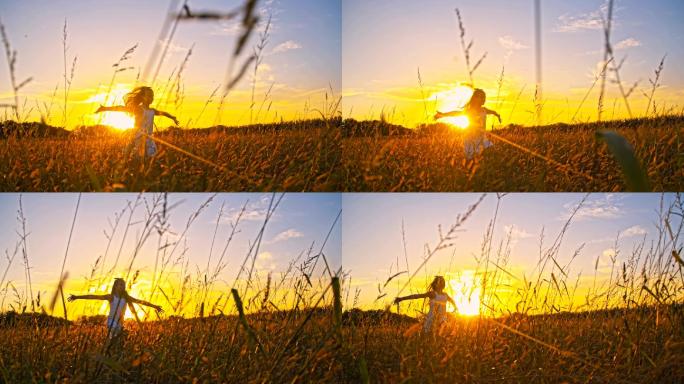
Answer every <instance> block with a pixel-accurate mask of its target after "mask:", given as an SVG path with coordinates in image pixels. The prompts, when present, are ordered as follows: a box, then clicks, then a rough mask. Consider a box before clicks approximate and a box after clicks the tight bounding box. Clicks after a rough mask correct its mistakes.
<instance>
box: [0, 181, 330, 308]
mask: <svg viewBox="0 0 684 384" xmlns="http://www.w3.org/2000/svg"><path fill="white" fill-rule="evenodd" d="M19 196H20V195H19V194H10V193H5V194H0V217H1V218H2V219H0V247H1V249H2V252H3V254H4V255H3V257H2V259H1V261H0V271H2V273H4V272H5V270H6V268H8V259H7V258H6V256H9V257H11V255H12V253H13V250H14V249H15V244H16V243H17V240H18V235H17V231H19V232H20V231H21V227H20V222H19V221H18V220H17V217H18V209H19ZM78 196H79V195H78V194H75V193H66V194H61V193H51V194H24V195H21V201H22V206H23V211H24V216H25V218H26V231H27V233H29V235H28V238H27V252H28V259H29V265H30V267H31V268H30V271H31V278H32V285H33V290H34V295H36V293H37V292H38V291H41V292H42V295H43V302H45V298H47V297H51V296H52V294H53V292H54V291H55V287H56V286H57V282H58V280H59V275H60V270H61V267H62V263H63V262H64V257H65V252H66V249H67V240H68V239H69V231H70V229H71V224H72V221H73V218H74V211H75V209H76V204H77V201H78ZM159 196H160V195H152V194H145V195H143V196H142V197H141V199H142V200H139V204H138V207H137V208H136V210H135V212H134V215H133V216H132V220H131V223H132V225H131V227H130V230H129V231H128V234H127V236H126V238H125V239H124V227H125V224H126V221H127V220H128V217H129V211H125V212H124V214H123V216H121V212H122V210H123V209H125V208H126V207H127V206H128V204H129V203H130V204H135V201H136V199H137V198H138V195H136V194H127V193H126V194H111V193H108V194H95V193H89V194H83V195H82V196H81V201H80V205H79V210H78V214H77V216H76V221H75V225H74V230H73V235H72V238H71V243H70V246H69V249H68V253H67V255H66V263H65V267H64V270H65V271H67V272H68V273H69V278H68V280H67V283H66V287H65V292H67V293H73V294H85V293H107V292H108V291H109V289H110V288H111V281H104V282H103V284H102V287H101V289H99V290H98V289H95V290H94V291H93V292H88V291H84V288H83V287H84V284H85V277H86V276H88V275H89V274H90V271H91V268H92V266H93V264H94V263H95V261H96V259H97V258H98V257H101V256H103V255H105V250H106V247H107V234H109V235H111V233H112V230H111V228H112V225H113V223H114V222H115V220H116V219H115V217H116V216H115V215H116V214H119V215H120V216H121V217H122V220H121V221H120V224H119V227H118V229H117V230H116V232H115V234H114V236H113V241H112V245H111V247H110V249H109V251H108V253H107V256H106V257H105V259H104V270H105V271H107V270H108V269H110V268H112V267H114V264H115V259H116V255H117V254H118V253H119V249H120V248H121V253H120V255H121V256H120V258H119V262H118V266H117V267H116V268H115V273H114V274H113V276H124V275H125V271H126V269H127V266H128V263H129V261H130V260H131V256H132V255H133V253H134V249H135V244H136V241H137V239H138V238H140V235H141V234H142V233H143V232H142V228H143V219H144V216H145V210H146V209H147V208H146V207H149V206H150V203H151V202H152V201H153V200H154V198H155V197H159ZM211 196H212V195H210V194H203V193H197V194H195V193H188V194H173V193H171V194H169V195H168V207H171V206H174V205H176V204H177V206H176V207H175V208H173V209H171V210H170V211H169V217H170V219H169V224H170V231H171V232H173V233H175V236H171V239H177V238H178V236H180V234H181V233H182V232H183V229H184V228H185V226H186V223H187V221H188V219H189V218H190V217H191V215H192V213H193V212H195V211H196V210H197V209H198V208H199V207H200V206H201V205H202V204H203V203H205V202H206V201H207V200H208V199H209V198H210V197H211ZM278 196H280V195H278ZM271 197H272V195H270V194H248V193H222V194H218V195H216V196H214V197H213V200H211V201H210V203H209V205H208V206H207V207H206V208H205V209H204V210H202V211H201V212H200V214H199V216H197V218H196V219H195V221H194V222H193V223H192V225H191V226H190V229H189V230H188V231H187V235H186V237H185V240H184V243H183V246H184V247H186V248H187V252H186V253H185V259H184V260H185V261H186V262H188V266H187V267H186V268H185V270H186V271H190V272H189V273H190V274H192V275H193V276H195V275H196V271H197V270H201V271H204V270H205V269H206V265H207V262H208V260H209V255H210V250H211V249H212V248H211V244H212V239H213V236H214V231H216V237H215V240H214V247H213V251H211V253H212V254H213V256H212V260H211V263H210V264H211V266H210V271H213V270H214V268H215V266H216V264H217V260H218V258H219V256H218V255H220V253H221V251H222V249H223V248H224V246H225V244H226V241H227V239H228V238H229V235H230V232H231V228H232V223H234V222H235V220H236V218H237V214H238V213H239V212H240V210H241V208H242V206H243V205H245V203H247V205H246V210H245V213H244V214H243V216H242V221H241V223H240V225H239V226H238V230H239V231H238V232H237V233H236V234H235V237H234V238H233V240H232V242H231V243H230V245H229V246H228V248H227V253H226V256H225V258H224V260H225V261H227V263H228V266H227V267H226V268H225V269H224V270H223V271H222V272H221V273H220V275H219V276H218V278H219V280H220V281H219V283H218V284H217V289H221V290H223V292H222V293H224V294H225V293H226V292H227V291H229V289H230V286H231V284H232V282H233V280H234V279H235V277H236V275H237V272H238V270H239V266H240V264H241V263H242V261H243V260H244V258H245V255H246V254H247V252H248V249H249V247H250V244H252V243H254V241H255V239H256V236H257V234H258V232H259V230H260V228H261V225H262V223H263V220H264V217H265V214H266V210H267V208H268V206H269V203H270V201H271ZM222 205H223V211H222V212H223V213H222V217H221V220H220V224H219V226H218V227H216V222H217V218H218V215H219V211H220V210H221V206H222ZM340 209H341V199H340V195H337V194H325V193H318V194H307V193H297V194H286V195H285V196H284V197H283V199H282V201H281V203H280V205H279V206H278V207H277V209H276V211H275V214H274V215H273V217H272V219H271V221H270V222H269V224H268V225H267V227H266V231H265V233H264V237H263V241H262V243H261V247H260V250H259V253H258V256H257V258H256V264H255V270H256V271H258V272H259V273H260V278H261V279H262V280H263V279H265V278H266V275H267V274H268V273H269V272H271V273H273V275H274V279H277V277H278V276H281V273H282V272H284V271H285V270H286V269H287V268H288V266H289V264H290V263H291V262H292V261H293V260H296V259H297V257H298V256H300V255H301V254H302V252H304V251H307V250H308V249H309V248H310V247H311V246H312V244H313V245H314V246H313V250H314V252H318V251H319V250H320V249H321V246H322V245H323V241H324V240H325V238H326V235H327V234H328V231H330V230H331V227H332V232H331V234H330V237H329V239H328V242H327V243H326V244H325V247H324V248H323V252H324V254H325V255H326V256H327V260H328V262H329V264H330V267H331V269H333V270H336V269H338V268H339V267H340V265H341V254H340V249H341V243H340V241H341V237H340V234H341V227H340V223H339V221H338V222H337V224H335V226H334V227H333V223H334V222H335V219H336V217H337V215H338V214H339V212H340ZM217 228H218V229H217ZM181 248H183V247H179V249H178V250H177V251H176V252H175V254H174V255H175V256H173V259H175V258H176V257H178V256H180V255H181V253H182V252H181ZM156 249H157V235H156V232H154V233H153V235H152V236H151V237H150V238H149V239H148V240H147V242H146V243H145V244H144V245H143V248H142V249H141V251H140V253H139V256H138V257H137V259H136V260H135V261H134V264H133V268H132V270H134V271H135V270H140V277H139V278H138V282H137V283H136V284H134V286H133V290H132V291H131V292H132V294H134V295H139V296H140V297H144V298H148V294H149V292H147V291H146V289H147V288H149V286H150V280H151V279H152V274H153V271H154V264H155V257H156V251H155V250H156ZM6 252H8V253H6ZM21 259H22V256H21V253H19V254H18V256H16V257H15V259H14V261H13V263H12V264H11V265H10V266H9V269H8V273H7V276H6V278H5V280H4V282H5V284H7V282H8V281H11V283H12V284H13V285H14V286H15V287H16V288H17V290H18V291H19V292H20V293H21V294H22V295H24V294H25V289H26V278H25V275H24V265H23V261H22V260H21ZM301 262H302V260H301V259H300V261H299V262H298V263H297V265H299V264H301ZM100 265H102V264H100ZM320 265H321V266H322V265H323V263H321V264H320ZM179 269H180V268H178V267H175V268H170V269H169V270H172V272H173V273H172V274H171V275H169V276H174V274H175V275H176V276H180V270H179ZM320 271H321V269H320V268H317V269H316V272H320ZM102 275H103V274H102V273H100V272H99V271H98V273H96V277H99V276H102ZM0 276H1V275H0ZM312 279H313V277H312ZM170 280H171V281H172V282H173V281H175V278H172V279H170ZM129 282H130V279H129ZM170 284H171V285H172V286H174V285H175V287H171V288H176V289H177V288H178V286H179V283H170ZM5 286H6V285H3V288H4V287H5ZM3 295H4V293H3ZM12 297H13V294H12V290H11V288H10V289H9V294H8V296H7V299H6V300H5V308H3V310H5V309H7V308H8V307H7V306H8V304H9V303H10V302H11V301H12V300H13V299H12ZM164 304H165V303H164ZM70 306H71V307H73V308H74V311H76V312H78V311H81V310H82V307H81V306H79V305H77V304H70ZM166 307H167V310H168V306H166ZM59 315H61V313H59Z"/></svg>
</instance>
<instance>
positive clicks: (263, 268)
mask: <svg viewBox="0 0 684 384" xmlns="http://www.w3.org/2000/svg"><path fill="white" fill-rule="evenodd" d="M254 267H255V268H256V270H257V271H260V272H270V271H273V270H274V269H275V268H276V265H275V263H274V262H273V254H271V252H261V253H259V254H258V255H257V258H256V262H255V263H254Z"/></svg>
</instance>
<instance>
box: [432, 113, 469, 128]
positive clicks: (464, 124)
mask: <svg viewBox="0 0 684 384" xmlns="http://www.w3.org/2000/svg"><path fill="white" fill-rule="evenodd" d="M439 120H440V121H441V122H444V123H447V124H451V125H453V126H455V127H456V128H460V129H466V128H468V124H470V120H468V116H465V115H463V116H450V117H443V118H441V119H439Z"/></svg>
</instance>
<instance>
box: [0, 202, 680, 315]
mask: <svg viewBox="0 0 684 384" xmlns="http://www.w3.org/2000/svg"><path fill="white" fill-rule="evenodd" d="M20 196H21V202H22V207H23V213H24V217H25V219H26V232H27V233H28V237H27V248H26V249H27V255H28V260H29V266H30V272H31V279H32V288H33V294H34V296H35V295H36V294H37V292H41V295H42V297H43V303H45V301H46V298H49V297H51V296H52V294H53V292H54V291H55V287H56V286H57V282H58V281H59V276H60V270H61V268H62V263H64V270H65V271H67V272H68V274H69V277H68V279H67V281H66V286H65V292H66V293H67V294H70V293H74V294H85V293H105V292H108V291H109V290H110V289H111V281H110V280H111V278H112V277H116V276H123V277H125V275H126V270H127V267H128V264H129V262H130V261H131V258H132V256H133V255H134V253H135V252H134V250H135V248H136V242H137V241H138V239H140V238H141V236H142V235H143V234H144V233H145V232H144V231H143V227H144V218H145V216H146V213H145V212H146V211H147V210H149V209H152V208H151V206H152V203H153V201H155V199H158V198H160V197H161V196H162V195H159V194H143V195H142V196H139V195H136V194H92V193H91V194H83V195H81V200H80V204H79V209H78V212H77V215H76V220H75V222H74V223H75V224H74V227H73V228H74V229H73V234H72V238H71V242H70V244H69V248H68V252H67V242H68V239H69V233H70V230H71V226H72V222H73V220H74V213H75V209H76V205H77V202H78V199H79V195H78V194H74V193H65V194H61V193H51V194H22V195H19V194H14V193H6V194H0V250H1V251H2V252H3V256H2V257H0V277H2V278H3V280H2V282H0V286H1V287H2V288H0V300H2V301H3V304H4V307H3V308H2V310H7V309H9V305H10V304H12V303H14V302H15V301H16V300H15V294H14V292H13V289H12V286H13V287H15V288H16V289H17V292H18V293H19V295H21V296H23V297H26V296H27V295H30V292H27V288H28V287H27V284H26V276H25V271H24V262H23V260H22V255H21V249H19V252H18V253H17V254H16V256H15V257H14V259H13V261H12V262H11V263H10V262H9V259H11V258H12V255H13V254H14V250H15V247H16V244H17V241H18V240H19V234H20V233H21V231H22V228H21V222H20V221H19V220H18V217H19V215H18V210H19V198H20ZM212 196H213V198H212ZM278 196H280V195H278ZM481 196H483V195H480V194H472V193H427V194H426V193H423V194H411V193H375V194H371V193H368V194H363V193H345V194H338V193H327V194H326V193H296V194H286V195H284V197H283V199H282V201H281V203H280V205H279V206H278V207H277V209H276V211H275V214H274V216H273V218H272V219H271V221H270V222H269V223H268V225H267V227H266V231H265V233H264V237H263V240H262V243H261V246H260V249H259V252H258V256H257V258H256V260H255V271H256V273H257V274H258V279H257V280H258V281H259V284H261V285H262V286H263V285H264V280H265V279H266V278H267V275H268V274H269V273H271V274H272V275H273V278H274V281H276V280H278V279H279V277H281V276H283V275H282V274H283V273H284V272H285V271H286V270H287V269H288V268H289V266H290V263H292V262H293V261H296V262H295V265H297V266H299V265H301V263H302V262H303V260H304V259H305V258H306V256H305V254H306V252H307V251H308V250H309V249H312V250H313V253H314V254H315V253H317V252H318V251H319V250H321V247H322V246H323V242H324V240H325V239H326V236H327V235H328V233H329V232H330V237H329V239H328V241H327V243H325V246H323V249H322V251H323V253H324V254H325V255H326V260H327V261H328V263H329V264H330V268H331V269H332V270H333V271H338V270H341V271H342V276H343V277H344V284H343V295H344V299H343V300H344V302H345V306H346V308H350V307H352V306H356V307H360V308H364V309H370V308H384V306H385V305H387V304H389V303H390V302H391V300H392V299H393V298H394V297H395V296H396V295H398V294H401V295H404V294H409V293H415V292H421V291H423V290H424V289H425V287H426V286H427V283H428V282H429V280H431V278H432V277H433V276H434V275H438V274H440V275H445V276H446V277H447V280H448V281H449V284H450V285H449V287H448V289H447V292H449V293H450V294H454V295H455V294H457V292H456V291H455V288H454V287H453V284H456V283H463V282H464V281H465V280H463V279H465V277H464V276H466V277H467V276H470V277H469V279H470V280H473V277H475V276H478V274H477V273H478V272H481V269H480V270H478V269H477V268H478V262H477V258H481V255H482V251H481V249H482V244H483V239H484V238H485V236H486V233H487V230H488V227H489V225H490V222H491V221H492V219H493V218H494V214H495V211H496V206H497V202H498V204H499V208H498V213H497V214H496V221H495V224H494V227H493V230H492V234H493V236H492V251H491V255H492V260H494V259H495V255H496V257H498V255H499V254H501V255H503V254H507V255H508V256H507V258H508V262H506V263H505V265H504V267H505V269H506V270H507V271H508V272H509V273H511V274H512V276H514V277H515V279H516V281H522V280H523V279H528V280H530V279H532V278H534V276H535V272H534V266H535V265H536V264H537V261H538V258H539V254H540V238H541V236H542V233H543V242H542V245H541V249H542V250H546V249H548V248H549V247H550V246H551V245H552V244H553V243H554V240H555V239H556V237H557V236H558V234H559V233H560V231H561V229H562V228H563V226H564V225H565V223H566V222H567V220H568V218H569V215H570V213H571V212H572V211H573V210H574V208H575V207H576V206H577V204H578V203H579V202H580V201H582V199H583V198H584V197H585V195H583V194H577V193H512V194H506V195H504V196H501V198H500V199H499V198H498V196H499V195H497V194H486V195H484V198H483V200H482V202H481V203H480V205H479V206H478V207H477V208H476V209H475V211H474V212H473V213H472V214H471V215H470V216H469V217H468V218H467V220H465V222H464V223H463V224H462V225H461V226H460V227H458V228H457V230H456V231H455V232H454V235H455V237H454V239H452V240H450V243H451V246H450V247H448V248H445V249H443V250H439V251H437V252H436V253H435V254H434V256H433V257H432V258H431V259H429V260H428V261H427V263H426V264H425V267H424V268H422V269H420V270H418V267H419V265H420V264H421V263H422V262H423V260H424V259H423V257H424V255H425V249H426V248H425V247H426V245H427V246H428V247H430V248H433V247H435V246H436V244H437V242H438V241H439V231H440V226H441V231H442V233H446V232H447V231H448V228H449V227H450V226H451V225H452V224H454V223H455V222H456V220H457V217H458V215H459V214H463V213H464V212H466V210H467V209H468V207H469V206H471V205H472V204H474V203H475V202H476V201H477V200H478V199H479V198H480V197H481ZM271 198H272V195H270V194H248V193H221V194H217V195H210V194H174V193H171V194H168V207H172V208H169V211H168V217H169V219H168V223H169V231H168V233H169V237H168V238H169V239H170V240H171V241H176V240H177V239H179V238H180V236H181V235H182V234H183V231H184V228H185V227H186V223H187V222H188V220H189V219H190V218H191V217H193V213H194V212H196V211H197V210H198V209H199V208H200V207H201V206H202V205H203V204H204V203H206V202H207V201H208V205H207V206H206V207H205V208H203V209H202V210H200V213H199V215H197V216H196V217H195V219H194V221H193V222H192V223H191V225H190V227H189V230H188V231H187V233H186V235H185V236H184V237H183V241H182V243H179V247H178V249H175V250H174V251H169V252H170V254H172V255H173V257H171V259H172V260H178V259H180V258H181V257H180V256H181V255H182V256H183V257H182V263H180V264H176V265H175V266H174V265H173V263H172V264H171V266H170V267H168V269H167V271H168V272H169V273H167V274H165V276H166V277H165V278H164V279H163V280H164V281H163V282H162V285H163V289H164V290H166V291H168V292H169V293H168V295H169V296H171V297H172V301H174V300H176V298H177V297H178V295H179V291H180V289H179V287H180V284H181V281H182V280H183V278H182V276H186V275H191V276H192V281H193V283H192V284H194V285H195V286H196V284H198V281H197V280H196V278H197V277H198V276H199V277H201V276H203V273H204V271H205V270H206V265H207V263H208V262H209V263H210V268H209V270H210V271H212V270H214V268H215V266H216V265H217V263H218V258H219V256H218V255H220V254H221V250H222V249H223V248H224V247H225V245H226V242H227V239H228V238H229V236H230V233H231V229H232V224H233V223H234V222H235V220H236V218H237V214H238V212H239V211H240V210H241V208H242V206H243V205H245V204H247V205H246V209H245V213H244V214H243V217H242V221H241V224H240V225H239V226H238V231H237V233H236V234H235V237H234V238H233V240H232V242H231V243H230V244H229V245H228V247H227V248H226V250H227V251H226V254H225V258H224V261H226V262H227V267H226V268H225V269H224V270H222V271H221V272H220V273H219V275H218V279H217V283H216V286H215V289H214V290H212V292H211V294H210V297H213V298H216V297H218V296H220V295H221V294H226V292H228V291H229V289H230V287H231V286H232V284H233V281H234V280H235V279H236V277H237V274H238V271H239V266H240V264H241V263H242V261H243V260H244V258H245V255H246V254H247V253H248V249H249V247H250V245H251V244H253V243H254V241H255V239H256V238H257V234H258V232H259V230H260V228H261V225H262V222H263V219H264V217H265V213H266V210H267V207H268V206H269V204H270V201H271ZM675 199H676V196H675V195H674V194H664V195H661V194H656V193H648V194H645V193H644V194H631V193H620V194H603V193H598V194H590V195H587V196H586V201H585V202H584V204H583V205H582V207H581V208H580V210H579V211H578V212H577V213H576V215H575V216H574V218H573V220H572V221H571V223H570V226H569V228H568V229H567V231H566V233H565V235H564V237H563V239H562V241H561V243H560V247H559V249H558V253H557V256H556V259H557V261H558V262H559V263H560V264H562V265H565V264H567V263H569V262H570V261H571V259H572V257H573V255H574V254H575V253H576V252H577V251H578V249H579V252H578V253H577V255H576V257H575V258H574V260H572V262H571V263H570V264H569V265H570V268H569V269H567V270H566V273H568V281H569V282H574V281H575V279H577V278H578V275H579V274H581V278H580V279H579V280H578V281H579V283H580V284H579V290H578V292H583V291H582V290H583V289H587V288H588V284H591V283H592V282H593V279H594V277H595V276H596V278H597V279H598V281H599V282H602V281H605V280H606V279H607V278H608V277H609V276H610V273H611V265H612V264H611V258H613V257H615V258H616V262H617V265H618V266H619V265H620V263H622V262H624V261H626V260H627V258H628V257H629V256H630V255H631V254H632V252H633V251H634V250H635V249H636V247H637V246H638V245H639V244H641V243H643V244H645V248H644V252H647V251H648V249H649V248H650V247H651V245H652V244H655V243H654V242H657V240H658V229H657V225H659V224H661V221H660V220H659V210H660V208H661V202H662V207H664V208H665V209H666V210H667V208H668V207H669V205H670V204H671V203H672V202H673V201H675ZM136 201H137V202H138V203H137V205H136ZM131 205H134V206H136V207H137V208H136V209H135V211H134V214H133V216H131V219H130V220H131V226H130V229H129V230H128V232H127V234H126V235H124V233H125V231H124V228H125V227H126V223H127V220H129V214H130V210H129V209H128V208H127V207H129V206H131ZM222 206H223V209H221V207H222ZM159 209H160V208H157V212H159ZM219 212H222V213H221V220H220V221H219V225H218V227H217V226H216V222H217V218H218V216H219ZM340 213H341V216H339V218H338V215H339V214H340ZM117 217H120V218H121V219H120V221H119V225H118V227H116V228H117V229H116V230H115V231H114V232H113V231H112V228H113V227H114V225H115V222H116V218H117ZM336 219H337V220H336ZM680 221H681V217H679V218H678V217H677V216H672V217H671V218H670V225H671V227H672V228H673V229H674V230H675V231H676V229H677V228H679V225H680ZM333 224H334V226H333ZM402 225H403V235H404V236H405V241H406V251H405V252H404V243H403V240H402ZM331 228H332V230H331ZM215 231H216V235H215V236H216V237H215V238H214V233H215ZM112 233H114V235H113V236H111V234H112ZM110 236H111V238H112V242H111V246H110V247H109V250H107V244H108V237H110ZM124 236H126V237H125V239H124ZM508 240H510V243H509V245H510V247H509V252H508V253H507V252H499V251H498V250H499V249H500V247H501V244H505V242H506V241H508ZM212 241H213V244H214V245H213V246H212ZM157 242H158V236H157V232H156V231H152V233H151V235H150V237H149V238H148V239H147V240H146V241H145V242H144V243H143V245H142V247H141V248H140V252H139V253H138V256H137V258H136V259H135V260H134V262H133V266H132V269H131V270H132V271H140V272H139V277H138V278H137V279H136V280H134V279H133V278H129V279H128V282H129V283H132V287H131V290H130V292H131V293H132V294H133V295H134V296H138V297H142V298H145V299H150V297H149V295H150V291H151V287H152V280H154V271H155V263H156V260H157V259H156V257H157V253H156V250H157V248H158V243H157ZM312 244H313V247H312ZM682 245H683V244H681V240H680V242H679V244H678V245H677V246H678V247H681V246H682ZM505 248H506V247H503V248H502V249H505ZM184 249H186V251H185V253H183V250H184ZM668 249H669V248H668ZM665 252H666V253H667V254H666V256H665V257H666V259H667V260H669V261H671V259H670V257H669V250H665ZM65 253H66V261H64V260H65ZM117 255H120V256H119V257H118V262H117V261H116V260H117ZM210 255H212V256H211V257H210ZM98 258H100V261H101V263H100V264H96V260H97V259H98ZM501 263H502V264H504V263H503V262H501ZM93 265H97V266H98V268H96V273H95V274H94V277H95V280H98V281H97V283H94V284H92V285H88V284H86V277H87V276H88V275H90V273H91V270H92V268H93ZM159 265H161V264H159ZM397 265H398V266H397ZM407 265H408V268H407ZM110 269H113V273H111V274H107V273H106V272H107V271H108V270H110ZM157 271H158V270H157ZM404 271H409V272H410V273H411V274H413V273H414V272H417V275H416V277H415V278H413V279H412V280H411V281H410V283H409V284H408V286H407V288H406V289H405V290H404V291H401V292H399V289H400V285H403V284H405V283H406V282H407V281H408V276H409V275H408V274H407V273H403V274H400V275H399V276H398V277H396V278H394V279H393V280H392V282H391V284H388V285H387V286H386V287H383V288H382V289H381V290H380V291H381V292H378V285H379V284H380V285H384V283H385V282H386V280H387V279H388V278H389V277H390V276H393V275H395V274H397V273H399V272H404ZM324 272H325V271H324V270H323V264H322V263H321V264H319V265H318V267H317V269H316V273H315V274H314V275H315V276H314V275H312V280H313V278H315V277H316V276H319V277H320V276H323V277H326V276H325V273H324ZM556 272H557V270H556ZM4 273H7V275H6V276H4V277H3V275H2V274H4ZM104 276H108V277H107V279H105V280H104V281H100V279H101V278H103V277H104ZM243 277H244V276H243ZM322 279H323V278H322ZM323 280H325V279H323ZM323 280H321V281H323ZM133 281H135V282H133ZM314 281H315V280H314ZM326 281H327V280H326ZM516 281H511V282H509V283H510V284H511V285H512V286H515V284H517V283H516ZM314 284H315V283H314ZM471 284H472V281H471ZM8 287H9V288H8ZM5 288H8V289H7V290H6V291H3V290H4V289H5ZM497 289H499V288H497ZM507 292H508V291H507ZM281 293H284V292H281ZM381 293H384V294H386V296H385V297H383V298H381V299H379V300H376V298H377V296H378V295H379V294H381ZM580 296H581V295H578V296H577V297H576V299H577V300H580V299H581V297H580ZM157 299H158V300H161V298H160V297H157ZM162 304H163V305H164V306H166V307H167V310H168V309H169V308H168V305H167V304H168V303H166V302H165V301H162ZM69 308H70V312H71V313H76V314H78V313H87V314H94V313H104V312H103V311H106V307H96V308H93V307H89V306H85V305H83V304H82V303H80V302H79V303H73V304H69ZM191 309H192V308H190V307H188V311H189V312H186V315H192V314H193V312H192V310H191ZM98 311H99V312H98ZM58 315H61V313H59V312H58Z"/></svg>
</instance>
